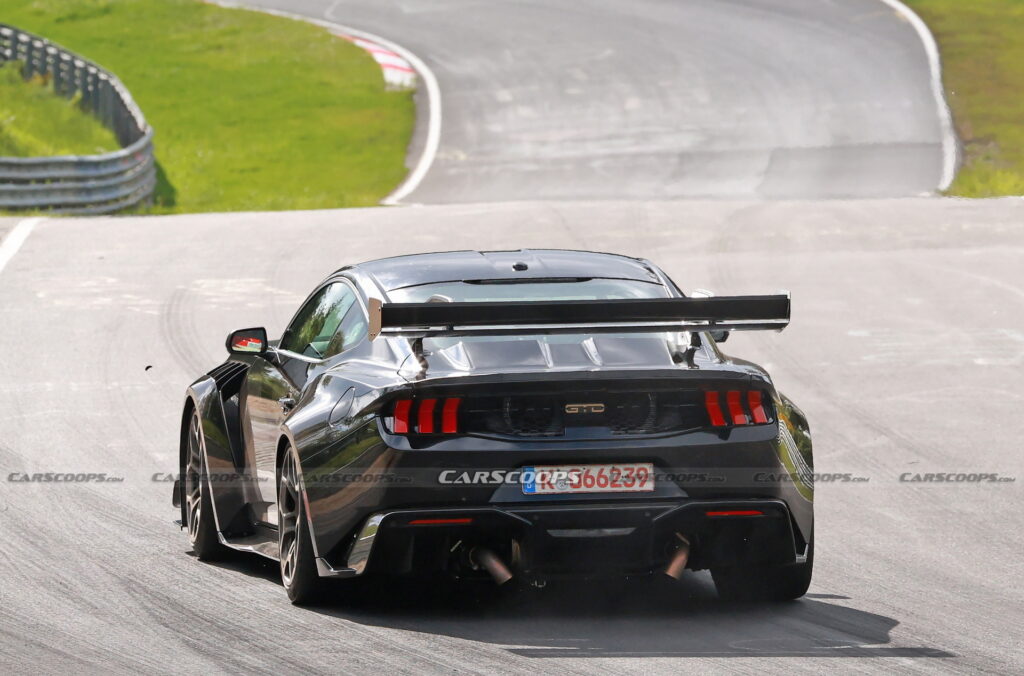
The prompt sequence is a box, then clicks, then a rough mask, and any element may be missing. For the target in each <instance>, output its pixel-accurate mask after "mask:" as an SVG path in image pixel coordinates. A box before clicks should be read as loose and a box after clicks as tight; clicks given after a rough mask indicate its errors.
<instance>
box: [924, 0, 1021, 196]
mask: <svg viewBox="0 0 1024 676" xmlns="http://www.w3.org/2000/svg"><path fill="white" fill-rule="evenodd" d="M908 4H909V5H910V6H911V7H913V9H914V10H915V11H916V12H917V13H918V14H920V15H921V18H922V19H924V20H925V22H926V23H927V24H928V26H929V27H930V28H931V30H932V32H933V33H934V34H935V38H936V40H937V41H938V43H939V49H940V51H941V53H942V63H943V79H944V84H945V87H946V97H947V100H948V101H949V104H950V107H951V108H952V109H953V117H954V120H955V122H956V127H957V133H958V134H959V136H960V139H961V141H962V142H963V149H964V163H963V166H962V167H961V169H960V172H959V174H958V175H957V177H956V180H955V181H954V182H953V185H952V187H951V188H950V190H949V193H950V194H952V195H959V196H963V197H992V196H997V195H1021V194H1024V0H909V2H908Z"/></svg>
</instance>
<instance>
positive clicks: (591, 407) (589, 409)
mask: <svg viewBox="0 0 1024 676" xmlns="http://www.w3.org/2000/svg"><path fill="white" fill-rule="evenodd" d="M565 412H566V413H604V404H566V405H565Z"/></svg>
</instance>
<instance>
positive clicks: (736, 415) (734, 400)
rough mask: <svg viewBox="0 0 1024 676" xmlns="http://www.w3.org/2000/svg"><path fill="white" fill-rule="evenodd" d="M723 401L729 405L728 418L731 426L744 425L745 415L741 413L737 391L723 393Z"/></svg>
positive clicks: (745, 422) (745, 421)
mask: <svg viewBox="0 0 1024 676" xmlns="http://www.w3.org/2000/svg"><path fill="white" fill-rule="evenodd" d="M725 401H726V403H727V404H728V405H729V418H730V419H731V420H732V424H733V425H746V424H747V414H746V413H744V412H743V404H742V403H740V401H741V400H740V393H739V391H738V390H730V391H728V392H726V393H725Z"/></svg>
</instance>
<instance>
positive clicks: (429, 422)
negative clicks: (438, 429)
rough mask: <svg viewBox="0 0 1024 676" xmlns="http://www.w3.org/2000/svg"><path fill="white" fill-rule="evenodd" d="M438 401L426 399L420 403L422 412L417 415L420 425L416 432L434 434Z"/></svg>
mask: <svg viewBox="0 0 1024 676" xmlns="http://www.w3.org/2000/svg"><path fill="white" fill-rule="evenodd" d="M436 404H437V399H424V400H423V401H421V402H420V410H419V413H418V414H417V421H418V425H417V427H416V431H417V432H419V433H420V434H433V433H434V406H435V405H436Z"/></svg>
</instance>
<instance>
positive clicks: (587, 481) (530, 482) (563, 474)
mask: <svg viewBox="0 0 1024 676" xmlns="http://www.w3.org/2000/svg"><path fill="white" fill-rule="evenodd" d="M522 485H523V493H524V494H526V495H551V494H556V493H648V492H651V491H653V490H654V465H653V464H651V463H649V462H616V463H613V464H610V465H545V466H539V467H524V468H523V482H522Z"/></svg>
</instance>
